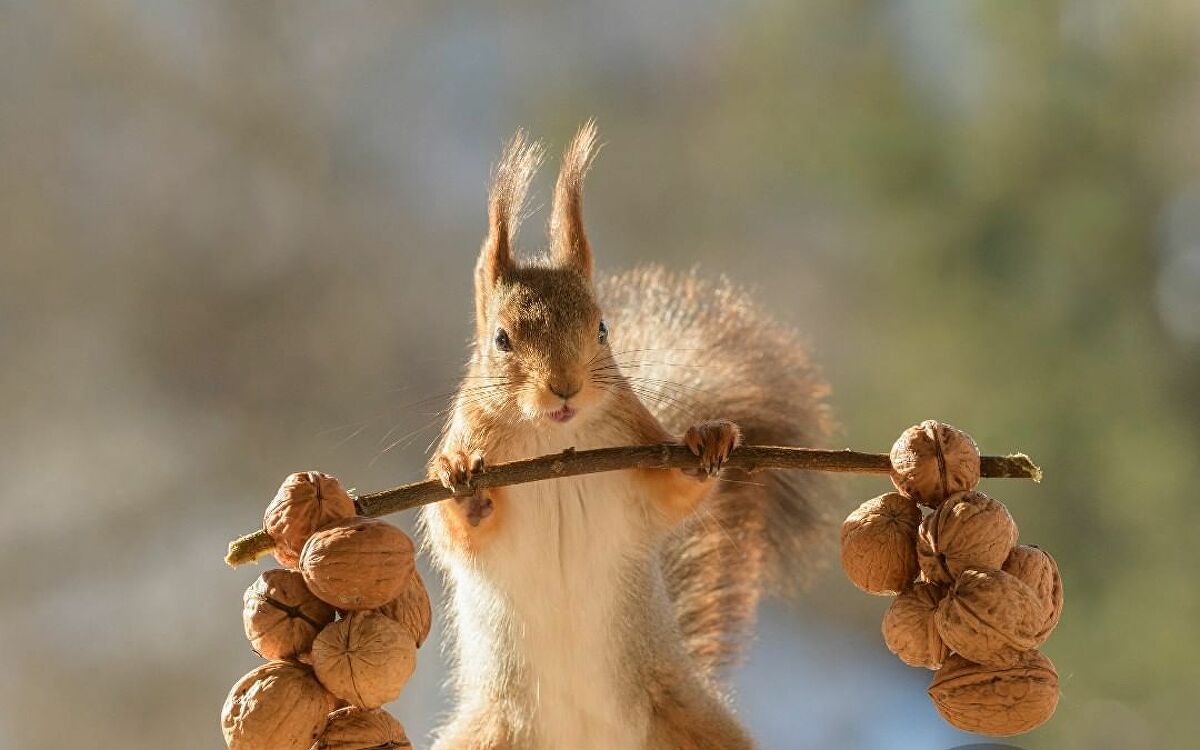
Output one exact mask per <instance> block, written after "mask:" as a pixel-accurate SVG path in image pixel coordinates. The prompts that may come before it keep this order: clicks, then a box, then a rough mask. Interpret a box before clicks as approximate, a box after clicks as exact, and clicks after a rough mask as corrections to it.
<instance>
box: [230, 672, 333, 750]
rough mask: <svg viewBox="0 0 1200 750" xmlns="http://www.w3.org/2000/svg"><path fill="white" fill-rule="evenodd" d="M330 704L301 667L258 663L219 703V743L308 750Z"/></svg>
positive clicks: (240, 749) (234, 747)
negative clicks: (221, 738) (221, 736)
mask: <svg viewBox="0 0 1200 750" xmlns="http://www.w3.org/2000/svg"><path fill="white" fill-rule="evenodd" d="M334 703H335V700H334V697H333V696H332V695H330V694H329V691H327V690H326V689H325V688H324V687H322V686H321V683H319V682H317V681H316V679H315V678H314V677H313V674H312V670H310V669H308V668H307V667H302V666H299V665H297V664H291V663H289V662H282V661H273V662H270V663H269V664H263V665H262V666H261V667H258V668H257V669H255V670H254V671H252V672H250V673H249V674H247V675H246V676H245V677H243V678H242V679H240V680H238V681H237V684H235V685H234V686H233V689H232V690H231V691H229V697H227V698H226V699H225V705H224V707H223V708H222V709H221V731H222V732H223V733H224V734H225V744H226V745H228V746H229V748H230V750H309V748H310V747H311V746H312V743H313V741H314V740H315V739H316V738H317V737H318V736H319V735H320V734H321V732H323V731H324V730H325V721H326V716H327V715H328V714H329V712H330V711H332V710H333V708H334Z"/></svg>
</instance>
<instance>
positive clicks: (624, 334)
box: [422, 123, 829, 750]
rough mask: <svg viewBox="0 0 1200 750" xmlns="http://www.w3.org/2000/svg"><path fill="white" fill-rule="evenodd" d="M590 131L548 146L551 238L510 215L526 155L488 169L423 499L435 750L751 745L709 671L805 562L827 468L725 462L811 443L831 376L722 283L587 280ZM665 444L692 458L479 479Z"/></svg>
mask: <svg viewBox="0 0 1200 750" xmlns="http://www.w3.org/2000/svg"><path fill="white" fill-rule="evenodd" d="M595 152H596V129H595V126H594V124H593V123H588V124H586V125H585V126H584V127H583V128H582V129H581V130H580V131H579V133H578V134H577V135H576V136H575V138H574V140H573V141H572V142H571V144H570V146H569V147H568V148H567V149H566V152H565V154H564V156H563V160H562V164H561V169H560V172H559V175H558V180H557V183H556V186H555V190H554V202H553V207H552V211H551V214H552V216H551V221H550V246H549V250H548V251H547V252H546V253H545V254H544V255H543V256H542V257H539V258H537V259H532V260H526V261H521V260H518V258H517V256H516V252H515V247H514V241H515V237H516V232H517V227H518V224H519V222H520V219H521V215H522V211H523V210H524V203H525V196H526V193H527V191H528V188H529V183H530V180H531V178H532V176H533V174H534V171H535V170H536V169H537V167H538V165H539V163H540V161H541V158H542V153H543V151H542V148H541V146H540V145H539V144H537V143H531V142H529V141H527V139H526V138H525V137H524V135H523V134H522V133H520V132H519V133H518V134H517V136H516V137H515V138H514V139H513V141H512V142H511V143H510V144H509V146H508V147H507V148H506V150H505V151H504V153H503V156H502V158H501V161H500V163H499V164H498V166H497V167H496V169H495V172H494V177H493V183H492V188H491V193H490V197H489V202H488V234H487V237H486V239H485V240H484V243H483V248H482V251H481V253H480V255H479V261H478V263H477V265H476V268H475V340H474V348H473V352H472V354H471V357H470V362H469V364H468V368H467V370H468V372H467V375H466V377H465V378H464V380H463V383H462V386H461V388H460V390H459V393H458V394H457V396H456V397H455V400H454V402H453V408H452V413H451V416H450V417H449V420H448V423H447V425H446V427H445V431H444V435H443V438H442V441H441V444H440V447H439V449H438V450H437V452H436V453H435V455H434V456H433V458H432V460H431V462H430V465H429V470H430V476H431V477H432V478H437V479H440V480H441V481H442V483H443V484H445V485H446V487H447V488H450V489H452V490H454V491H455V492H456V497H455V498H453V499H449V500H445V501H443V502H440V503H437V504H434V505H431V506H429V507H428V508H426V509H425V510H424V512H423V516H422V522H423V526H424V530H425V534H426V539H427V541H428V544H429V548H430V549H431V550H432V552H433V555H434V558H435V562H436V564H437V565H438V567H439V568H440V569H441V570H442V571H443V573H444V575H445V577H446V582H447V590H448V592H449V601H448V604H447V610H448V619H449V621H450V622H449V627H448V630H449V632H450V635H451V639H452V654H453V657H454V658H453V664H454V667H453V669H454V680H453V686H454V690H455V698H456V706H455V708H454V710H453V713H452V715H451V717H450V719H449V720H448V722H447V723H446V725H445V726H443V727H442V728H441V730H440V731H439V733H438V738H437V741H436V744H435V745H434V747H435V749H436V750H590V749H591V748H596V749H597V750H599V749H600V748H604V750H710V749H711V750H718V749H719V750H741V749H743V748H752V747H754V744H753V741H752V740H751V739H750V737H749V735H748V734H747V732H746V731H745V730H744V729H743V728H742V726H741V725H740V724H739V723H738V721H737V719H736V718H735V715H734V713H733V711H732V709H731V707H730V705H729V702H728V699H727V697H726V696H725V695H724V694H723V692H722V688H721V685H720V682H719V680H718V677H719V671H720V670H721V668H722V667H724V666H726V665H728V664H729V663H731V662H732V661H733V660H734V659H735V658H736V656H737V654H738V651H739V648H740V646H741V645H742V644H743V643H744V641H745V640H746V639H747V637H748V635H749V633H750V630H751V628H752V625H753V621H754V615H755V609H756V606H757V603H758V599H759V597H760V595H761V594H762V593H764V591H767V590H770V589H773V588H780V589H783V588H786V587H787V586H788V584H790V583H792V582H794V581H795V580H797V579H798V578H799V576H800V575H801V574H802V573H803V571H804V570H805V569H806V567H807V562H808V561H809V560H810V559H811V556H812V554H811V553H812V550H813V549H814V548H815V546H816V544H817V541H818V540H817V537H818V536H819V530H820V529H821V528H822V523H823V522H824V520H825V518H824V514H823V513H822V512H821V511H820V504H819V502H818V500H819V498H820V495H821V493H822V492H823V491H824V490H823V487H822V485H821V484H820V480H819V479H817V478H816V477H814V476H808V475H804V474H801V473H781V472H769V473H763V474H761V475H760V474H755V475H754V476H752V477H751V476H748V475H745V474H743V473H738V472H734V471H732V470H730V469H724V470H723V469H722V463H723V462H724V460H725V459H726V458H727V457H728V456H729V454H730V452H731V451H733V450H735V449H736V447H737V445H738V444H739V442H740V441H741V440H743V439H746V440H750V441H753V442H755V443H774V444H798V445H808V444H813V443H814V442H817V441H819V440H820V439H821V438H822V437H824V436H825V435H826V434H827V432H828V429H829V416H828V409H827V406H826V403H825V399H826V390H827V389H826V387H825V385H824V384H823V382H822V381H821V380H820V378H819V376H818V375H817V374H816V372H815V369H814V367H813V366H812V365H811V364H810V363H809V361H808V357H807V354H806V353H805V350H804V348H803V346H802V345H801V344H800V342H799V340H798V337H797V336H796V334H795V333H794V332H793V331H791V330H790V329H788V328H787V327H785V326H782V325H780V324H779V323H777V322H774V321H773V320H771V319H770V318H769V317H767V316H766V315H765V314H764V313H762V312H761V311H760V310H759V309H758V307H757V305H756V304H755V303H754V301H753V300H752V299H751V298H750V296H748V295H747V294H746V293H745V292H743V291H741V290H739V289H738V288H736V287H734V286H733V285H731V284H730V283H729V282H727V281H725V280H719V281H706V280H704V279H702V278H700V277H699V276H697V275H695V274H694V273H692V274H672V273H668V272H666V271H664V270H662V269H660V268H657V267H647V268H641V269H638V270H634V271H631V272H627V273H623V274H620V275H616V276H612V277H608V278H604V279H597V278H596V274H595V273H594V271H593V260H592V249H591V244H590V243H589V242H588V238H587V235H586V233H585V232H584V228H583V215H582V192H583V179H584V176H585V174H586V173H587V171H588V169H589V167H590V166H591V163H592V159H593V157H594V155H595ZM673 441H682V442H683V443H684V444H686V445H687V446H689V447H690V448H691V449H692V452H693V453H695V454H696V455H697V456H699V458H700V461H699V463H700V469H699V470H698V471H693V472H687V471H682V470H673V469H672V470H666V469H630V470H626V471H617V472H606V473H596V474H588V475H582V476H577V477H570V478H563V479H550V480H545V481H540V482H534V483H531V484H525V485H519V486H511V487H503V488H492V489H487V490H477V491H472V489H471V478H472V476H473V475H475V474H477V473H479V472H482V471H486V467H487V465H488V464H489V463H500V462H505V461H512V460H517V459H522V458H530V457H533V456H538V455H542V454H547V453H553V452H557V451H562V450H564V449H566V448H570V447H574V448H576V449H579V450H585V449H589V448H598V447H604V446H617V445H631V444H649V443H663V442H673Z"/></svg>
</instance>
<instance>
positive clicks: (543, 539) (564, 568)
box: [455, 425, 657, 750]
mask: <svg viewBox="0 0 1200 750" xmlns="http://www.w3.org/2000/svg"><path fill="white" fill-rule="evenodd" d="M589 432H591V433H594V432H595V430H594V429H591V430H589V429H588V427H587V426H586V425H585V426H583V427H581V428H580V429H579V430H577V431H576V430H571V429H564V428H556V429H551V430H529V431H527V432H526V436H525V437H523V438H518V439H517V440H514V441H513V442H511V443H508V444H506V445H503V447H502V448H501V449H500V450H499V451H493V453H492V455H493V456H495V460H496V461H497V462H499V461H508V460H513V459H517V458H526V457H529V456H537V455H543V454H546V453H552V452H557V451H561V450H563V449H565V448H568V447H572V446H573V447H575V448H577V449H579V450H586V449H588V448H591V447H598V445H599V443H595V442H594V441H593V440H589V439H588V438H589V436H588V433H589ZM497 502H498V507H497V509H496V513H495V517H494V518H492V519H487V520H485V523H487V522H489V521H494V522H495V524H496V525H495V529H494V531H493V532H492V534H491V535H490V536H489V539H488V541H487V544H484V545H481V548H480V549H479V550H478V552H477V555H476V559H475V560H474V563H473V564H472V565H470V568H469V569H465V568H464V567H460V569H459V570H456V571H455V573H456V575H455V579H456V580H455V599H456V601H455V604H456V607H457V608H458V610H457V611H458V618H459V623H458V624H459V628H460V631H459V634H460V637H462V638H465V639H470V640H473V641H475V642H474V643H473V644H468V643H464V644H461V645H462V647H464V648H466V649H468V650H469V651H474V652H475V653H476V654H477V655H478V656H477V658H467V659H465V660H464V664H463V666H464V667H465V668H467V669H470V670H472V671H474V670H475V669H478V670H479V672H480V673H479V674H476V675H471V676H470V677H469V678H468V679H473V680H480V681H483V682H485V683H492V684H496V683H499V684H504V685H507V686H512V687H515V688H516V689H515V690H508V691H506V692H507V693H508V695H509V698H510V700H514V702H515V703H516V704H517V705H518V706H519V704H520V703H521V702H527V703H528V705H526V706H519V711H520V712H521V713H526V714H527V720H528V721H529V722H530V726H529V729H530V730H531V735H532V737H533V738H534V742H535V743H536V744H535V746H536V747H539V748H541V747H545V748H572V750H588V748H592V747H596V748H600V747H604V748H613V747H621V748H637V747H641V746H642V744H643V743H644V741H645V739H644V738H645V736H646V726H647V722H648V708H647V706H646V705H645V699H644V695H643V697H641V698H640V699H639V690H638V689H639V686H638V685H637V684H636V682H637V680H636V678H635V676H634V673H635V670H632V669H631V668H630V666H629V661H630V659H631V658H632V652H631V650H630V649H631V644H630V642H629V641H630V638H631V637H633V638H636V637H637V632H636V628H631V627H628V623H629V622H630V621H631V620H632V619H636V613H632V612H630V610H631V609H639V608H645V607H646V606H648V605H650V604H651V603H650V602H647V601H646V600H645V593H644V592H643V591H639V590H638V589H639V586H638V585H636V584H634V583H631V580H642V579H644V578H645V569H646V567H647V566H649V565H653V564H656V562H655V561H656V559H657V558H656V557H655V555H654V550H655V545H654V540H655V532H654V524H653V523H652V520H651V519H650V517H649V511H648V506H647V505H646V503H645V500H644V498H641V497H639V496H638V486H637V483H636V482H635V481H633V478H632V476H631V475H630V473H629V472H606V473H600V474H592V475H583V476H579V477H568V478H564V479H555V480H550V481H543V482H534V483H530V484H525V485H518V486H512V487H508V488H505V489H504V491H503V494H502V495H501V496H499V497H498V498H497ZM464 676H466V675H464Z"/></svg>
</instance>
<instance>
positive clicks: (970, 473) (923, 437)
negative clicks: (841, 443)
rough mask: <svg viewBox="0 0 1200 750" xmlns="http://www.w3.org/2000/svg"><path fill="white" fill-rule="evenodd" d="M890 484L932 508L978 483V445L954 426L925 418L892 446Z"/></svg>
mask: <svg viewBox="0 0 1200 750" xmlns="http://www.w3.org/2000/svg"><path fill="white" fill-rule="evenodd" d="M890 457H891V463H892V472H891V474H892V484H894V485H895V486H896V489H897V490H898V491H899V492H900V493H901V494H903V495H905V496H906V497H910V498H912V499H913V500H916V501H917V502H919V503H921V504H922V505H928V506H929V507H931V508H936V507H937V506H939V505H941V503H942V501H943V500H945V499H946V498H947V497H949V496H950V495H953V494H954V493H956V492H965V491H967V490H972V489H975V485H977V484H979V448H978V447H977V446H976V445H975V441H974V440H972V439H971V436H970V435H968V434H967V433H965V432H963V431H962V430H960V429H958V428H957V427H952V426H950V425H948V424H942V423H941V422H937V421H934V420H932V419H927V420H925V421H924V422H922V423H921V424H918V425H913V426H912V427H909V428H908V429H907V430H905V431H904V432H902V433H900V437H899V438H898V439H897V440H896V442H895V443H894V444H893V445H892V452H891V456H890Z"/></svg>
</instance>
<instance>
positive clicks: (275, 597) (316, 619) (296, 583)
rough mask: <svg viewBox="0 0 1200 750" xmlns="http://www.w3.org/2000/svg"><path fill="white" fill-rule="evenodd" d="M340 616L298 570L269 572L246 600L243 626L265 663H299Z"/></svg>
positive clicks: (246, 596)
mask: <svg viewBox="0 0 1200 750" xmlns="http://www.w3.org/2000/svg"><path fill="white" fill-rule="evenodd" d="M336 614H337V612H336V610H334V608H333V607H331V606H329V605H328V604H326V603H325V602H323V601H321V600H320V599H318V598H317V597H315V596H313V594H312V592H311V591H309V590H308V586H305V585H304V577H303V576H301V575H300V574H299V573H297V572H296V571H294V570H280V569H278V568H276V569H275V570H268V571H266V572H264V573H263V574H262V575H260V576H259V577H258V580H256V581H255V582H254V583H252V584H250V588H248V589H246V593H245V595H244V596H243V597H242V625H243V626H244V627H245V630H246V638H247V639H249V641H250V645H251V647H253V648H254V650H255V651H256V652H257V653H258V654H259V655H260V656H262V657H263V658H264V659H280V660H285V659H296V658H299V657H300V655H301V654H304V653H307V652H308V650H309V649H311V648H312V642H313V639H314V638H316V637H317V633H319V632H321V628H323V627H325V626H326V625H328V624H329V623H331V622H333V618H334V617H335V616H336Z"/></svg>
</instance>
